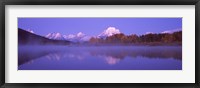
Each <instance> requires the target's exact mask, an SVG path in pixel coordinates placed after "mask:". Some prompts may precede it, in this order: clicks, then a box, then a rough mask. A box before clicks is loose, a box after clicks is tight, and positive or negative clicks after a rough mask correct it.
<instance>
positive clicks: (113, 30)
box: [98, 27, 121, 37]
mask: <svg viewBox="0 0 200 88" xmlns="http://www.w3.org/2000/svg"><path fill="white" fill-rule="evenodd" d="M120 33H121V32H120V31H119V29H116V28H115V27H108V28H107V29H106V30H104V31H103V32H102V33H101V34H99V35H98V37H108V36H112V35H114V34H120Z"/></svg>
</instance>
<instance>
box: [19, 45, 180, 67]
mask: <svg viewBox="0 0 200 88" xmlns="http://www.w3.org/2000/svg"><path fill="white" fill-rule="evenodd" d="M18 70H182V46H19V47H18Z"/></svg>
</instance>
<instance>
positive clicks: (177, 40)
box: [89, 31, 182, 45]
mask: <svg viewBox="0 0 200 88" xmlns="http://www.w3.org/2000/svg"><path fill="white" fill-rule="evenodd" d="M89 42H90V43H92V44H178V45H181V44H182V31H178V32H174V33H159V34H153V33H149V34H144V35H140V36H138V35H136V34H132V35H125V34H123V33H120V34H114V35H112V36H109V37H106V38H98V37H92V38H91V39H90V41H89Z"/></svg>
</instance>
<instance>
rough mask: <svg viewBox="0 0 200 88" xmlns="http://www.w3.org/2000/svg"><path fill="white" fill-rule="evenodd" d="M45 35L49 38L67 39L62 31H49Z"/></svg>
mask: <svg viewBox="0 0 200 88" xmlns="http://www.w3.org/2000/svg"><path fill="white" fill-rule="evenodd" d="M45 37H46V38H49V39H55V40H65V38H64V37H63V35H62V34H60V33H49V34H47V35H46V36H45Z"/></svg>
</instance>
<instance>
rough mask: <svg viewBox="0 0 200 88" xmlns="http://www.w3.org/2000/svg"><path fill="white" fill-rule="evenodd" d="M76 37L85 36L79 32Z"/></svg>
mask: <svg viewBox="0 0 200 88" xmlns="http://www.w3.org/2000/svg"><path fill="white" fill-rule="evenodd" d="M76 36H77V37H83V36H85V34H84V33H82V32H79V33H78V34H77V35H76Z"/></svg>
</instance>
